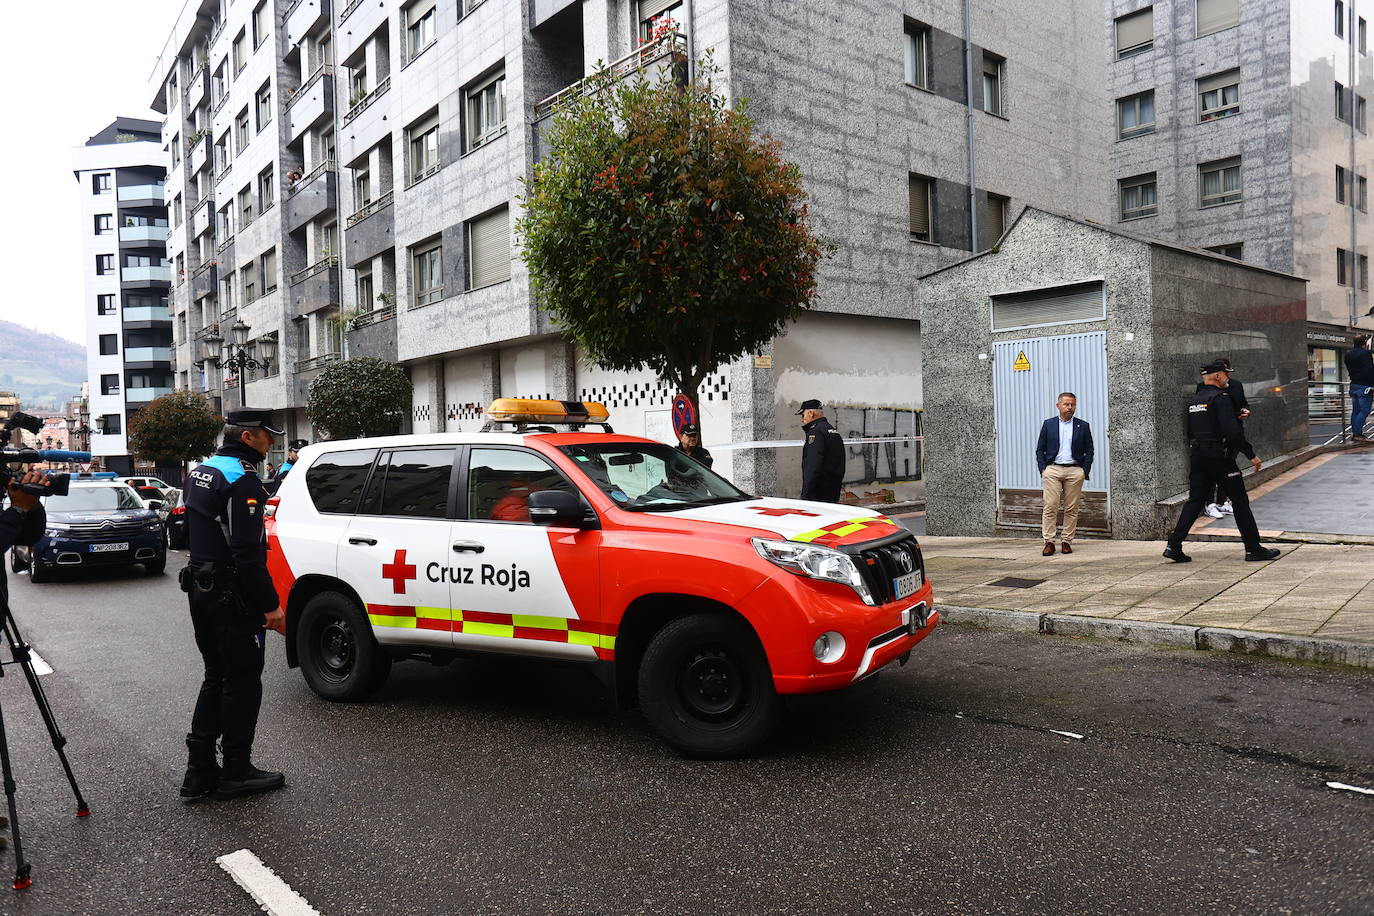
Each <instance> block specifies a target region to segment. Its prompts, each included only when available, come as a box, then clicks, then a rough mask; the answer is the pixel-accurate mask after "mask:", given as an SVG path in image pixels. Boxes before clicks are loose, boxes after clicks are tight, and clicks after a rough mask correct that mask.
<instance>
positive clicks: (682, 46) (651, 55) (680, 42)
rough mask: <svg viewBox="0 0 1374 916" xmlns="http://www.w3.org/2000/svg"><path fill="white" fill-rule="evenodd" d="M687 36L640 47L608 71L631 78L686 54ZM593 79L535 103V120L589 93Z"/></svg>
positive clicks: (671, 36)
mask: <svg viewBox="0 0 1374 916" xmlns="http://www.w3.org/2000/svg"><path fill="white" fill-rule="evenodd" d="M686 53H687V36H685V35H683V34H682V33H681V32H669V33H667V34H666V35H664V36H663V37H662V38H659V39H658V40H657V41H651V42H649V43H648V44H644V45H640V46H639V47H638V48H635V49H634V50H633V51H631V52H630V53H629V54H626V55H625V56H624V57H621V58H618V59H617V60H615V61H613V62H612V63H611V64H610V66H608V67H607V68H606V69H607V70H609V71H610V72H611V73H612V74H613V75H614V76H616V77H624V76H629V75H630V74H631V73H634V72H635V71H636V70H643V69H644V68H645V67H647V66H648V65H649V64H650V63H652V62H653V61H655V60H657V59H658V58H660V57H663V56H664V55H666V54H684V55H685V54H686ZM590 79H593V77H588V78H587V79H580V80H578V81H577V82H575V83H573V84H572V85H571V86H565V87H564V88H562V89H560V90H558V91H557V92H555V93H554V94H553V95H551V96H549V97H548V98H546V99H541V100H539V101H538V102H535V103H534V119H535V120H536V121H537V120H539V119H540V118H542V117H544V116H545V115H547V114H550V113H552V112H553V111H554V109H556V108H557V107H558V106H559V105H560V104H562V103H563V102H566V101H567V100H568V99H570V98H574V97H576V96H579V95H581V94H582V93H584V92H586V91H587V84H588V81H589V80H590Z"/></svg>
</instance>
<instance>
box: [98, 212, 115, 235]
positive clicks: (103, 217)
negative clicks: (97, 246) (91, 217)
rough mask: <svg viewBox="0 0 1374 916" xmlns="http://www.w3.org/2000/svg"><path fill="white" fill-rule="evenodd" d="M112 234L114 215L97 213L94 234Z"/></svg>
mask: <svg viewBox="0 0 1374 916" xmlns="http://www.w3.org/2000/svg"><path fill="white" fill-rule="evenodd" d="M112 232H114V214H113V213H97V214H96V215H95V234H96V235H109V234H111V233H112Z"/></svg>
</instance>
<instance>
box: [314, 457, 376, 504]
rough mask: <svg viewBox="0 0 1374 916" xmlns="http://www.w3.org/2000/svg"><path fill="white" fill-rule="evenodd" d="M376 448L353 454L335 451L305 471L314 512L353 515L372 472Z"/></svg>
mask: <svg viewBox="0 0 1374 916" xmlns="http://www.w3.org/2000/svg"><path fill="white" fill-rule="evenodd" d="M376 457H377V450H376V449H375V448H369V449H360V450H358V451H353V452H333V453H331V454H329V455H326V456H324V457H323V458H321V459H320V460H318V461H316V462H315V463H314V464H312V465H311V466H310V469H309V470H308V471H306V472H305V488H306V489H307V490H308V491H309V492H310V499H311V501H313V502H314V503H315V509H316V510H318V511H320V512H341V513H344V514H346V515H352V514H353V513H354V512H356V511H357V509H358V500H359V498H360V497H361V496H362V494H363V485H364V484H366V483H367V472H368V471H370V470H371V469H372V459H373V458H376Z"/></svg>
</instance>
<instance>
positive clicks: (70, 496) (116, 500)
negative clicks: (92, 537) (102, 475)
mask: <svg viewBox="0 0 1374 916" xmlns="http://www.w3.org/2000/svg"><path fill="white" fill-rule="evenodd" d="M43 504H44V507H45V508H46V509H47V511H49V512H98V511H102V510H109V509H142V508H144V505H143V500H142V499H140V498H139V496H138V494H137V493H135V492H134V491H133V490H131V489H129V488H128V487H122V486H121V487H72V488H71V490H70V491H69V492H68V493H67V495H66V496H47V497H44V503H43Z"/></svg>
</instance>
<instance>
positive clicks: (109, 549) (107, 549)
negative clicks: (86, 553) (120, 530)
mask: <svg viewBox="0 0 1374 916" xmlns="http://www.w3.org/2000/svg"><path fill="white" fill-rule="evenodd" d="M128 549H129V542H128V541H118V542H116V543H114V544H92V545H91V553H118V552H119V551H121V550H128Z"/></svg>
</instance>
